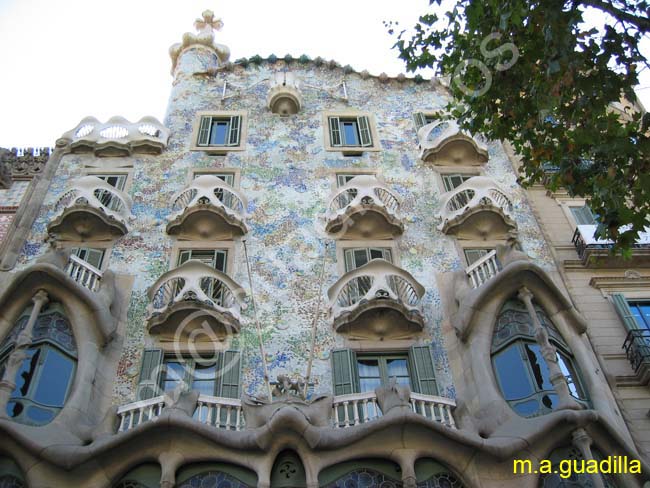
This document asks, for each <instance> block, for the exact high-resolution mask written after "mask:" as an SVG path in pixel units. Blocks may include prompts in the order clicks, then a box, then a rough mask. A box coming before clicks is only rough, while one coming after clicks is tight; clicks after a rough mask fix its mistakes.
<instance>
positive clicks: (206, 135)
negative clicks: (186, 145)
mask: <svg viewBox="0 0 650 488" xmlns="http://www.w3.org/2000/svg"><path fill="white" fill-rule="evenodd" d="M211 127H212V117H210V116H206V117H201V126H200V127H199V138H198V140H197V143H196V144H197V146H207V145H209V144H210V128H211Z"/></svg>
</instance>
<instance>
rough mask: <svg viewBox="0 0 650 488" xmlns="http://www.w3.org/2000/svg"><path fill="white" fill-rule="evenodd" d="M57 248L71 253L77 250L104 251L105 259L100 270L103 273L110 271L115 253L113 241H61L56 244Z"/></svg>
mask: <svg viewBox="0 0 650 488" xmlns="http://www.w3.org/2000/svg"><path fill="white" fill-rule="evenodd" d="M56 247H57V249H63V250H66V251H70V253H72V250H73V249H75V248H88V249H96V250H102V251H103V252H104V257H103V258H102V267H101V268H99V270H100V271H101V272H102V273H103V272H104V271H106V270H107V269H108V267H109V264H110V260H111V255H112V253H113V241H61V242H57V243H56ZM91 266H92V265H91Z"/></svg>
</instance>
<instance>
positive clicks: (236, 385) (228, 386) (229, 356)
mask: <svg viewBox="0 0 650 488" xmlns="http://www.w3.org/2000/svg"><path fill="white" fill-rule="evenodd" d="M217 366H218V368H219V373H220V374H219V376H218V378H219V381H218V382H217V396H222V397H226V398H239V397H240V396H241V387H240V383H241V352H239V351H225V352H222V353H219V363H218V364H217Z"/></svg>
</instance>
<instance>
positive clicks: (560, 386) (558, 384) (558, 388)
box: [519, 286, 582, 410]
mask: <svg viewBox="0 0 650 488" xmlns="http://www.w3.org/2000/svg"><path fill="white" fill-rule="evenodd" d="M519 299H520V300H522V301H523V302H524V303H525V304H526V309H527V310H528V315H529V316H530V320H532V321H533V327H534V328H535V340H536V341H537V344H539V346H540V348H541V350H542V356H543V358H544V361H545V362H546V366H547V367H548V370H549V372H550V373H551V377H550V380H551V384H552V385H553V389H554V390H555V392H556V393H557V396H558V398H559V405H558V408H557V410H566V409H572V410H580V409H582V405H580V404H579V403H578V402H577V401H576V400H575V399H574V398H573V397H572V396H571V393H570V392H569V384H568V383H567V380H566V377H565V376H564V373H562V370H561V369H560V365H559V364H558V361H557V349H556V348H555V346H553V344H551V342H550V341H549V339H548V332H547V331H546V328H545V327H544V326H543V325H542V323H541V322H540V321H539V317H538V316H537V312H536V311H535V306H534V305H533V294H532V293H531V292H530V290H529V289H528V288H526V287H525V286H524V287H522V288H521V289H520V290H519Z"/></svg>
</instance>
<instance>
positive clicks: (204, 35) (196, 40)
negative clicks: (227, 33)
mask: <svg viewBox="0 0 650 488" xmlns="http://www.w3.org/2000/svg"><path fill="white" fill-rule="evenodd" d="M194 27H195V28H196V30H197V31H198V34H192V33H191V32H186V33H185V34H183V42H181V43H177V44H174V45H173V46H172V47H170V48H169V55H170V57H171V58H172V73H174V70H175V69H176V64H177V62H178V58H179V57H180V54H181V52H183V50H185V49H187V48H189V47H191V46H205V47H207V48H208V49H210V50H212V51H214V53H215V54H216V55H217V58H218V59H219V64H220V65H223V64H225V63H226V62H227V61H228V59H230V48H229V47H228V46H226V45H224V44H219V43H216V42H214V32H215V31H219V30H221V29H222V27H223V21H222V20H221V19H215V18H214V12H212V10H205V11H204V12H203V14H202V18H201V19H196V20H195V21H194Z"/></svg>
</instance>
